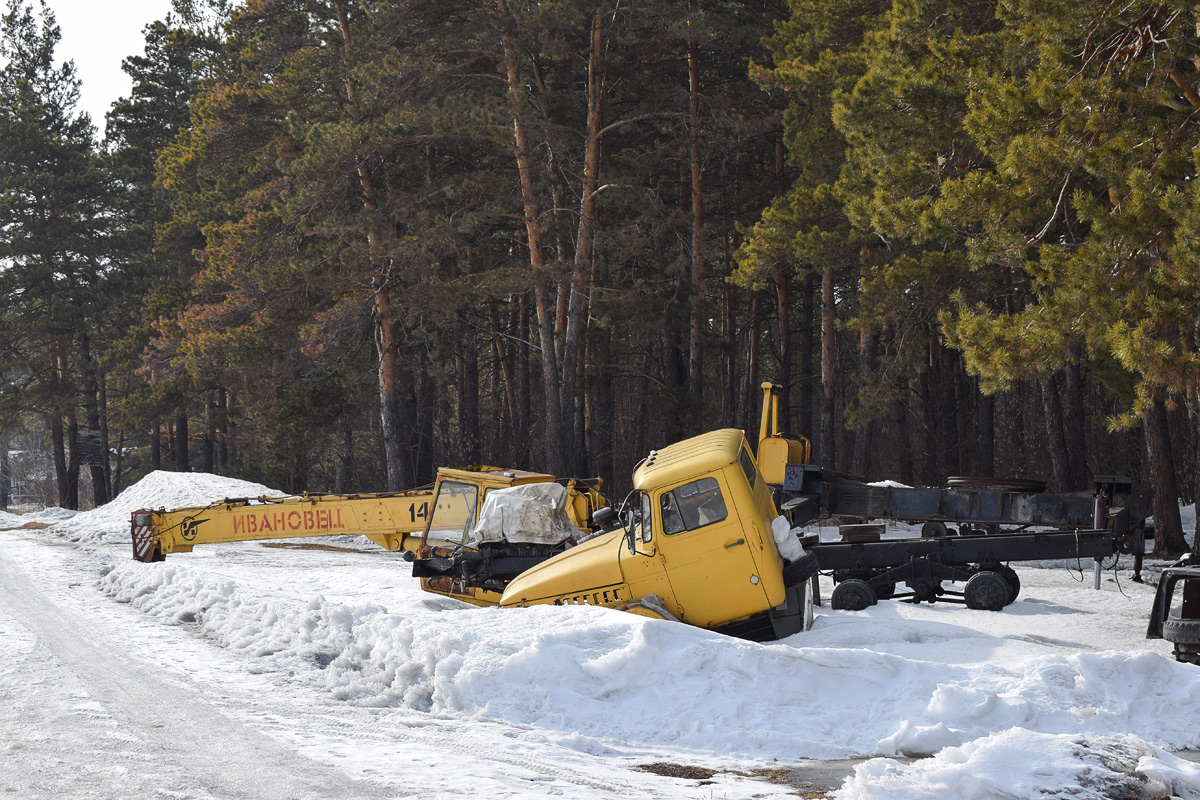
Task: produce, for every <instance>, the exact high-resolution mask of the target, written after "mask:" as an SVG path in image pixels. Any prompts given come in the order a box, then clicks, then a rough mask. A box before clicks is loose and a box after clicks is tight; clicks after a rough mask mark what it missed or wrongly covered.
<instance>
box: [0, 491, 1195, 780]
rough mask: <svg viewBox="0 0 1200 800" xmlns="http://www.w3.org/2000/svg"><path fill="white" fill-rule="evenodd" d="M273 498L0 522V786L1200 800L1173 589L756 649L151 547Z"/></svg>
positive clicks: (405, 584) (314, 557) (190, 500)
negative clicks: (811, 791)
mask: <svg viewBox="0 0 1200 800" xmlns="http://www.w3.org/2000/svg"><path fill="white" fill-rule="evenodd" d="M259 490H261V491H266V490H265V488H264V487H253V486H247V485H245V484H239V483H235V482H230V481H227V480H226V479H218V478H215V477H214V476H200V477H199V478H198V477H197V476H193V475H189V476H172V475H170V474H166V473H155V474H153V475H151V476H150V477H148V478H147V479H146V480H144V481H143V482H142V483H140V484H138V485H136V486H134V487H131V488H130V489H129V490H127V492H126V493H125V494H123V495H122V496H121V497H119V498H117V499H116V500H115V501H114V502H113V503H111V504H109V506H105V507H103V508H101V509H97V510H95V511H92V512H89V513H87V514H80V515H78V516H76V517H74V518H72V519H68V520H63V521H59V522H56V523H55V524H54V525H53V526H52V527H51V528H49V529H46V530H8V531H3V532H0V647H3V650H4V653H5V656H6V657H5V658H4V659H0V791H3V792H4V793H5V794H7V795H9V796H13V797H20V798H51V797H54V798H59V797H93V798H122V800H126V799H128V798H143V797H145V798H195V799H196V800H208V799H209V798H213V799H217V800H224V799H225V798H359V797H361V798H376V797H387V798H398V797H421V798H450V797H455V798H461V797H464V796H466V797H488V798H524V797H549V796H561V797H569V798H634V797H636V798H642V797H645V798H657V797H662V798H668V797H669V798H749V797H775V796H795V793H796V792H797V790H798V789H799V788H802V786H803V783H804V777H803V776H804V775H805V774H806V773H805V771H804V765H805V764H810V763H812V762H811V761H809V760H811V759H842V758H852V757H860V758H861V757H868V756H879V758H875V759H873V760H870V761H866V762H864V763H861V764H859V765H858V766H857V768H855V769H854V771H853V774H852V775H850V776H849V777H848V778H846V780H845V782H844V783H843V784H842V785H841V786H840V788H838V789H837V791H836V793H835V794H836V796H837V797H840V798H844V800H851V799H852V798H936V797H955V798H981V800H982V798H1024V797H1031V798H1032V797H1038V798H1045V797H1064V798H1065V797H1071V798H1080V799H1082V800H1092V799H1093V798H1095V800H1100V798H1113V797H1120V798H1126V797H1134V798H1142V797H1144V798H1157V797H1161V796H1164V795H1166V796H1175V797H1181V798H1185V799H1187V800H1200V767H1198V766H1197V765H1196V764H1193V763H1189V762H1187V761H1183V760H1181V759H1179V758H1176V757H1175V756H1174V755H1172V754H1171V753H1169V752H1167V751H1168V750H1171V751H1181V750H1188V749H1196V748H1200V669H1197V668H1195V667H1192V666H1189V665H1181V664H1177V663H1175V662H1174V661H1172V660H1171V659H1170V658H1169V657H1167V656H1166V655H1164V654H1166V653H1169V650H1170V648H1169V645H1166V644H1165V643H1162V642H1147V641H1146V640H1145V639H1144V638H1142V637H1143V635H1144V631H1145V625H1146V615H1147V613H1148V610H1149V606H1150V599H1151V597H1152V587H1150V586H1145V585H1138V584H1134V583H1132V582H1130V581H1129V579H1128V578H1129V575H1128V573H1127V572H1125V573H1121V572H1118V573H1107V574H1106V575H1105V580H1104V585H1103V587H1102V589H1101V591H1099V592H1095V591H1093V590H1092V589H1091V588H1090V585H1091V574H1090V571H1088V572H1087V574H1085V575H1080V574H1078V573H1077V572H1075V573H1073V572H1071V571H1070V570H1068V569H1066V568H1065V567H1063V566H1059V567H1057V568H1041V569H1034V568H1023V567H1021V566H1020V565H1018V570H1019V572H1020V575H1021V579H1022V582H1023V584H1024V588H1023V590H1022V593H1021V597H1020V598H1019V599H1018V600H1017V601H1016V602H1015V603H1013V604H1012V605H1010V606H1009V607H1008V608H1006V609H1005V610H1003V611H1001V612H998V613H989V612H983V611H972V610H968V609H965V608H963V607H961V606H954V605H949V604H937V605H933V606H929V605H924V606H912V605H906V604H900V603H886V602H885V603H881V604H879V605H878V606H876V607H874V608H871V609H868V610H867V611H863V612H834V611H830V610H829V609H821V610H820V611H819V616H818V618H817V622H816V624H815V626H814V629H813V630H812V631H810V632H808V633H805V634H798V635H796V636H793V637H791V638H789V639H788V640H785V641H783V642H779V643H773V644H767V645H759V644H753V643H748V642H742V641H738V640H734V639H729V638H726V637H722V636H718V635H716V634H712V633H709V632H706V631H701V630H698V629H695V628H691V627H688V626H684V625H681V624H677V623H666V622H661V621H654V620H647V619H644V618H641V617H634V616H632V615H627V614H622V613H620V612H614V611H607V610H604V609H594V608H553V607H541V608H532V609H513V610H500V609H476V608H472V607H469V606H466V605H463V604H460V603H457V602H454V601H450V600H447V599H444V598H439V597H436V596H433V595H428V594H424V593H422V592H421V591H420V589H419V586H418V584H417V582H416V581H414V580H413V579H412V578H411V575H410V569H409V567H408V565H407V564H406V563H405V562H403V561H402V560H401V559H400V558H399V557H398V555H397V554H394V553H385V552H382V551H380V550H378V549H377V548H375V547H374V545H372V544H370V543H369V542H367V541H366V540H365V539H359V538H351V537H336V538H332V539H325V540H310V541H317V542H323V543H328V544H332V545H336V546H339V547H343V548H347V549H345V550H340V551H320V550H294V549H279V548H269V547H264V546H262V545H261V544H256V543H246V544H237V545H211V546H199V547H197V549H196V551H195V552H194V553H190V554H176V555H172V556H169V557H168V560H167V562H166V563H160V564H141V563H138V562H134V561H133V560H132V559H131V558H130V546H129V542H128V519H129V511H130V510H132V509H133V508H138V507H145V506H154V507H175V506H180V505H190V504H197V503H203V502H206V501H207V500H210V499H217V498H219V497H223V496H246V495H253V494H257V493H260V491H259ZM209 495H211V496H209ZM5 523H6V520H4V519H0V528H4V527H6V525H5ZM1085 569H1086V567H1085ZM830 588H831V586H830V585H829V584H826V585H825V587H824V591H825V594H826V596H828V592H829V590H830ZM898 757H904V758H899V760H898ZM913 759H915V760H913ZM651 763H665V764H670V765H683V766H686V767H698V768H703V769H704V770H705V771H704V772H702V773H694V774H696V775H697V776H698V777H696V778H690V779H689V778H684V777H663V776H659V775H655V774H651V773H648V772H645V771H642V770H639V769H638V767H639V766H640V765H646V764H651ZM710 771H711V774H710ZM770 777H775V778H776V779H782V780H784V781H785V782H784V783H773V782H771V781H770V780H769V778H770ZM788 782H790V783H791V784H792V785H788Z"/></svg>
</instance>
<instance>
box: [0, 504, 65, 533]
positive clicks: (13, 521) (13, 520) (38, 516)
mask: <svg viewBox="0 0 1200 800" xmlns="http://www.w3.org/2000/svg"><path fill="white" fill-rule="evenodd" d="M78 513H79V512H78V511H71V510H69V509H66V508H55V507H53V506H51V507H50V508H45V509H42V510H41V511H36V512H34V513H31V514H10V513H9V512H7V511H0V531H6V530H13V529H14V528H23V527H25V526H26V525H28V524H29V523H31V522H37V523H40V524H42V525H52V524H54V523H55V522H62V521H63V520H66V519H70V518H71V517H73V516H75V515H76V514H78Z"/></svg>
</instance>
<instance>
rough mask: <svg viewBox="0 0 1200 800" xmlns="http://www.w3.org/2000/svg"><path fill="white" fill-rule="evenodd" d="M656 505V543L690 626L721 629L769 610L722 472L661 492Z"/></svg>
mask: <svg viewBox="0 0 1200 800" xmlns="http://www.w3.org/2000/svg"><path fill="white" fill-rule="evenodd" d="M655 503H656V508H655V509H654V511H655V516H656V522H657V524H656V526H655V532H654V533H655V540H656V541H655V544H656V545H657V549H658V552H659V553H660V554H661V556H662V559H663V564H664V566H665V567H666V572H667V579H668V580H669V581H670V584H671V589H672V593H673V594H674V596H675V600H676V603H677V604H678V606H679V608H680V610H681V613H682V619H683V620H684V621H685V622H688V623H691V624H692V625H699V626H701V627H706V628H707V627H718V626H720V625H723V624H725V623H727V622H732V621H733V620H736V619H741V618H742V617H747V616H749V615H751V614H756V613H758V612H760V611H766V610H767V609H768V608H770V606H771V604H770V603H769V602H768V601H767V594H766V591H765V589H764V586H763V581H762V575H761V573H760V568H759V564H758V563H757V559H756V556H757V555H758V554H757V553H756V552H755V548H754V542H753V541H752V539H753V537H752V536H750V535H748V534H749V533H750V532H748V531H746V530H744V529H743V527H742V521H741V519H740V518H739V517H738V515H737V513H736V509H735V507H734V504H733V500H732V497H731V496H730V492H729V486H728V484H727V483H726V480H725V476H724V475H723V474H722V473H720V472H717V473H712V474H710V475H707V476H705V477H703V478H698V479H696V480H693V481H689V482H687V483H683V484H680V485H678V486H675V487H671V488H669V489H666V490H664V491H661V492H659V493H658V494H657V495H656V497H655Z"/></svg>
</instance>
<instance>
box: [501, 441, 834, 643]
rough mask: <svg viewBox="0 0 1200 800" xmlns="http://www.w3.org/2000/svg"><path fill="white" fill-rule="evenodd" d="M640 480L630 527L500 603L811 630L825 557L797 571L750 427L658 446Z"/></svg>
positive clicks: (766, 631) (720, 626) (574, 553)
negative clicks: (783, 552)
mask: <svg viewBox="0 0 1200 800" xmlns="http://www.w3.org/2000/svg"><path fill="white" fill-rule="evenodd" d="M633 483H634V492H633V494H631V496H630V498H629V499H628V500H627V501H626V504H625V508H626V511H625V514H624V517H625V519H624V523H625V524H624V528H623V530H617V531H612V532H609V533H607V534H603V535H600V536H598V537H596V538H594V539H591V540H589V541H587V542H585V543H583V544H581V545H579V546H576V547H573V548H571V549H569V550H566V551H565V552H563V553H561V554H559V555H557V556H555V557H553V558H551V559H549V560H548V561H545V562H543V563H541V564H538V565H536V566H534V567H531V568H530V569H528V570H526V571H525V572H523V573H522V574H520V575H518V576H517V577H516V578H514V579H513V580H512V581H511V582H510V583H509V584H508V586H507V588H506V589H505V590H504V594H503V596H502V598H501V600H500V604H501V605H502V606H529V605H535V604H542V603H553V604H556V605H566V604H587V605H601V606H608V607H613V608H622V609H625V610H631V611H635V612H637V613H642V614H647V615H651V616H660V617H664V618H668V617H669V618H674V619H678V620H681V621H683V622H687V623H689V624H692V625H697V626H699V627H703V628H710V629H713V630H718V631H722V632H725V633H730V634H732V635H737V636H742V637H744V638H750V639H759V640H761V639H774V638H780V637H781V636H786V635H790V634H791V633H794V632H796V631H799V630H804V629H806V628H807V627H808V625H809V624H810V623H811V618H812V610H811V588H810V586H809V582H808V579H809V578H811V576H812V575H814V574H815V572H816V564H815V559H812V558H811V557H806V558H802V559H799V560H798V563H796V564H789V565H787V567H786V569H785V564H784V561H783V559H782V558H781V556H780V554H779V549H778V547H777V546H776V543H775V540H774V538H773V535H772V530H771V523H772V521H773V520H774V519H775V517H776V516H777V514H776V511H775V505H774V502H773V501H772V499H771V494H770V491H769V489H768V487H767V482H766V480H765V479H764V478H763V476H761V475H760V474H759V469H758V464H757V462H756V461H755V458H754V456H753V455H752V454H751V452H750V449H749V447H748V446H747V443H746V440H745V436H744V434H743V433H742V431H740V430H735V429H731V428H728V429H724V430H717V431H712V432H710V433H706V434H703V435H700V436H696V437H693V438H691V439H687V440H685V441H683V442H679V443H677V444H673V445H671V446H669V447H666V448H663V449H662V450H657V451H654V452H652V453H651V454H650V455H649V456H648V457H647V458H646V459H645V460H644V461H643V462H642V463H641V464H640V465H639V466H638V468H637V469H636V470H635V471H634V474H633Z"/></svg>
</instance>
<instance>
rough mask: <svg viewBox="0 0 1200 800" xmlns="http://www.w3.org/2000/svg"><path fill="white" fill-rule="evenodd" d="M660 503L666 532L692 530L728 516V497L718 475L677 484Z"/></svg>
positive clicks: (665, 494) (663, 496) (665, 493)
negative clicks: (726, 498) (726, 500)
mask: <svg viewBox="0 0 1200 800" xmlns="http://www.w3.org/2000/svg"><path fill="white" fill-rule="evenodd" d="M659 502H660V505H661V506H662V520H663V532H664V533H667V534H671V533H680V532H682V531H692V530H695V529H696V528H702V527H704V526H705V525H711V524H713V523H714V522H720V521H721V520H723V519H725V518H726V517H727V516H729V512H728V511H727V510H726V508H725V497H724V496H723V495H722V494H721V486H720V484H718V483H717V479H716V478H701V479H700V480H698V481H692V482H691V483H685V484H684V485H683V486H677V487H676V488H674V489H672V490H671V491H669V492H664V493H663V495H662V497H661V498H660V500H659Z"/></svg>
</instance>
